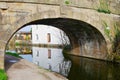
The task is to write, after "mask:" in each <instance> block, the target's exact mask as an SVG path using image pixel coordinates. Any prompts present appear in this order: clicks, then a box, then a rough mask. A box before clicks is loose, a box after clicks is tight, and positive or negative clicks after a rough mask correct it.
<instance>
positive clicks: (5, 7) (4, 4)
mask: <svg viewBox="0 0 120 80" xmlns="http://www.w3.org/2000/svg"><path fill="white" fill-rule="evenodd" d="M8 8H9V7H8V6H7V4H6V2H0V9H2V10H7V9H8Z"/></svg>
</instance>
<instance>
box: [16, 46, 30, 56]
mask: <svg viewBox="0 0 120 80" xmlns="http://www.w3.org/2000/svg"><path fill="white" fill-rule="evenodd" d="M15 51H16V52H17V53H20V54H26V53H27V54H32V49H31V47H30V46H16V48H15Z"/></svg>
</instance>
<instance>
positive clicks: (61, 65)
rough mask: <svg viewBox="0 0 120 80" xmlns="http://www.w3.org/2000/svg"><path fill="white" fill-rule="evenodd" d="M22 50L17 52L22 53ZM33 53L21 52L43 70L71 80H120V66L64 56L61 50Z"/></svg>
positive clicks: (45, 50)
mask: <svg viewBox="0 0 120 80" xmlns="http://www.w3.org/2000/svg"><path fill="white" fill-rule="evenodd" d="M22 48H23V47H22ZM22 48H19V49H15V50H16V52H21V51H20V50H23V49H22ZM27 50H30V49H27ZM24 51H25V50H24ZM31 52H32V53H30V54H28V53H24V54H23V52H21V56H22V57H23V58H25V59H27V60H28V61H30V62H33V63H35V64H37V65H39V66H40V67H42V68H45V69H49V70H50V71H54V72H57V73H59V74H62V75H63V76H65V77H67V78H68V79H69V80H120V64H113V63H110V62H106V61H100V60H95V59H89V58H83V57H77V56H72V55H66V56H63V54H62V49H60V48H42V47H32V48H31Z"/></svg>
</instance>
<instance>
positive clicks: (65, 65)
mask: <svg viewBox="0 0 120 80" xmlns="http://www.w3.org/2000/svg"><path fill="white" fill-rule="evenodd" d="M70 68H71V61H70V60H66V59H65V60H64V61H63V62H62V63H60V64H59V73H60V74H62V75H64V76H66V77H67V76H68V74H69V72H70Z"/></svg>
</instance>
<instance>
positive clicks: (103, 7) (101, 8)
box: [97, 0, 111, 14]
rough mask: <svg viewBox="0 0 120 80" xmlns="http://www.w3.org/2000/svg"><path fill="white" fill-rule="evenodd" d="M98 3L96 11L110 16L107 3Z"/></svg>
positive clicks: (101, 1)
mask: <svg viewBox="0 0 120 80" xmlns="http://www.w3.org/2000/svg"><path fill="white" fill-rule="evenodd" d="M99 2H100V6H99V8H98V9H97V11H98V12H103V13H108V14H110V13H111V11H110V9H109V5H108V3H107V1H106V0H99Z"/></svg>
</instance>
